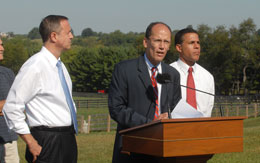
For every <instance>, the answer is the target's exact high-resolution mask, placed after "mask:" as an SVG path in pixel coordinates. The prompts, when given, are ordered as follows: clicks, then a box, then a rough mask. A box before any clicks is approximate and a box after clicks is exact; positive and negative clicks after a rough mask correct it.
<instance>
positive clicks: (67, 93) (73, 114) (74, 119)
mask: <svg viewBox="0 0 260 163" xmlns="http://www.w3.org/2000/svg"><path fill="white" fill-rule="evenodd" d="M56 66H57V67H58V72H59V77H60V81H61V85H62V88H63V91H64V94H65V96H66V101H67V104H68V106H69V108H70V113H71V118H72V122H73V125H74V129H75V132H76V134H78V123H77V116H76V112H75V108H74V104H73V102H72V97H71V95H70V91H69V88H68V85H67V82H66V80H65V77H64V74H63V70H62V65H61V61H60V60H59V61H58V63H57V65H56Z"/></svg>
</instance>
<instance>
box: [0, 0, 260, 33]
mask: <svg viewBox="0 0 260 163" xmlns="http://www.w3.org/2000/svg"><path fill="white" fill-rule="evenodd" d="M0 5H1V9H0V21H1V23H0V32H14V33H15V34H28V32H29V31H30V30H31V29H32V28H33V27H38V26H39V24H40V21H41V20H42V18H44V17H45V16H47V15H50V14H57V15H64V16H67V17H68V18H69V22H70V25H71V27H72V29H73V31H74V34H75V35H80V34H81V32H82V30H83V29H85V28H91V29H92V30H93V31H95V32H103V33H110V32H113V31H115V30H120V31H121V32H124V33H127V32H130V31H132V32H144V31H145V29H146V27H147V26H148V25H149V24H150V23H151V22H154V21H162V22H164V23H166V24H168V25H169V26H170V27H171V28H172V30H177V29H182V28H185V27H187V26H188V25H192V26H193V27H194V28H195V29H196V27H197V26H198V25H200V24H206V25H208V26H209V27H211V28H216V27H217V26H219V25H224V26H225V27H226V28H227V29H228V28H230V27H231V26H232V25H234V26H235V27H238V25H239V24H240V23H241V22H242V21H244V20H246V19H248V18H252V19H253V21H254V23H255V24H256V26H257V29H259V28H260V17H259V13H260V10H259V8H260V7H259V6H260V0H1V2H0Z"/></svg>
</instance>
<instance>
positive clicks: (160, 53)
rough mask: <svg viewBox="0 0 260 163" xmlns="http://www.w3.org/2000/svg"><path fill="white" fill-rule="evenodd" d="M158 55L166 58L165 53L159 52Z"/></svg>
mask: <svg viewBox="0 0 260 163" xmlns="http://www.w3.org/2000/svg"><path fill="white" fill-rule="evenodd" d="M156 53H157V55H158V56H164V52H160V51H157V52H156Z"/></svg>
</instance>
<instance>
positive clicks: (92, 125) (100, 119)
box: [75, 98, 260, 133]
mask: <svg viewBox="0 0 260 163" xmlns="http://www.w3.org/2000/svg"><path fill="white" fill-rule="evenodd" d="M75 103H76V105H77V108H78V109H88V108H96V109H104V108H107V107H108V106H107V99H106V98H102V99H98V100H76V101H75ZM220 116H225V117H228V116H246V117H257V116H260V103H259V101H255V102H251V103H247V102H244V101H242V102H241V101H232V102H227V101H224V100H220V101H217V102H215V105H214V108H213V110H212V117H220ZM78 124H79V131H80V132H81V133H90V132H92V131H107V132H110V131H111V130H115V129H116V126H117V123H116V122H115V121H114V120H112V119H111V118H110V116H109V114H93V115H89V116H88V117H84V116H79V117H78Z"/></svg>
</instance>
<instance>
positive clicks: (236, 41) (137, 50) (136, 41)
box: [1, 18, 260, 95]
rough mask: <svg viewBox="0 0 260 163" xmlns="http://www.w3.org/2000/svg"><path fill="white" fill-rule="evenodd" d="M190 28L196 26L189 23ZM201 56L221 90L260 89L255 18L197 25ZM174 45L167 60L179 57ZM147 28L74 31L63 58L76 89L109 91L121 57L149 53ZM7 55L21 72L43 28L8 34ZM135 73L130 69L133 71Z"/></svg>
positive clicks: (7, 60)
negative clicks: (77, 33) (227, 24)
mask: <svg viewBox="0 0 260 163" xmlns="http://www.w3.org/2000/svg"><path fill="white" fill-rule="evenodd" d="M188 27H192V26H191V25H189V26H188ZM196 30H197V31H198V33H199V36H200V42H201V49H202V50H201V57H200V60H199V62H198V63H199V64H200V65H202V66H203V67H205V68H206V69H207V70H208V71H209V72H211V73H212V74H213V76H214V78H215V86H216V94H217V95H246V94H252V93H253V94H256V93H258V94H259V92H260V91H259V90H260V73H259V71H260V29H258V30H257V29H256V25H255V24H254V21H253V20H252V19H251V18H248V19H247V20H244V21H243V22H241V23H240V24H239V25H238V27H235V26H231V27H230V28H228V29H227V28H226V27H225V26H217V27H215V28H211V27H209V26H208V25H205V24H201V25H198V26H197V28H196ZM177 31H178V30H174V31H172V33H173V36H172V45H171V49H170V50H169V52H168V54H167V56H166V58H165V60H164V62H166V63H172V62H174V61H176V60H177V59H178V53H177V51H176V50H175V47H174V35H175V33H176V32H177ZM143 38H144V32H141V33H136V32H129V33H122V32H121V31H120V30H116V31H114V32H111V33H101V32H99V33H98V32H95V31H93V30H92V29H91V28H85V29H84V30H83V31H82V33H81V35H80V36H75V37H74V39H73V41H72V48H71V49H70V50H69V51H66V52H65V53H64V54H63V55H62V57H61V58H62V60H63V62H64V63H65V64H66V67H67V69H68V71H69V72H70V75H71V78H72V82H73V89H74V91H79V92H96V91H97V90H100V89H104V90H106V91H108V89H109V84H110V80H111V77H112V72H113V69H114V65H115V64H116V63H118V62H120V61H122V60H126V59H131V58H136V57H138V56H140V55H142V54H143V53H144V48H143V44H142V40H143ZM3 41H4V47H5V60H4V61H3V62H2V63H1V64H3V65H5V66H7V67H9V68H11V69H12V70H13V71H14V72H15V73H17V72H18V71H19V69H20V67H21V65H22V64H23V63H24V62H25V61H26V60H27V59H28V58H29V57H30V56H32V55H33V54H35V53H36V52H38V51H39V50H40V48H41V46H42V42H41V39H40V35H39V31H38V28H37V27H35V28H33V29H32V30H31V31H30V32H29V33H28V34H27V35H15V34H13V35H12V37H9V38H3ZM129 73H131V72H129Z"/></svg>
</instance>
